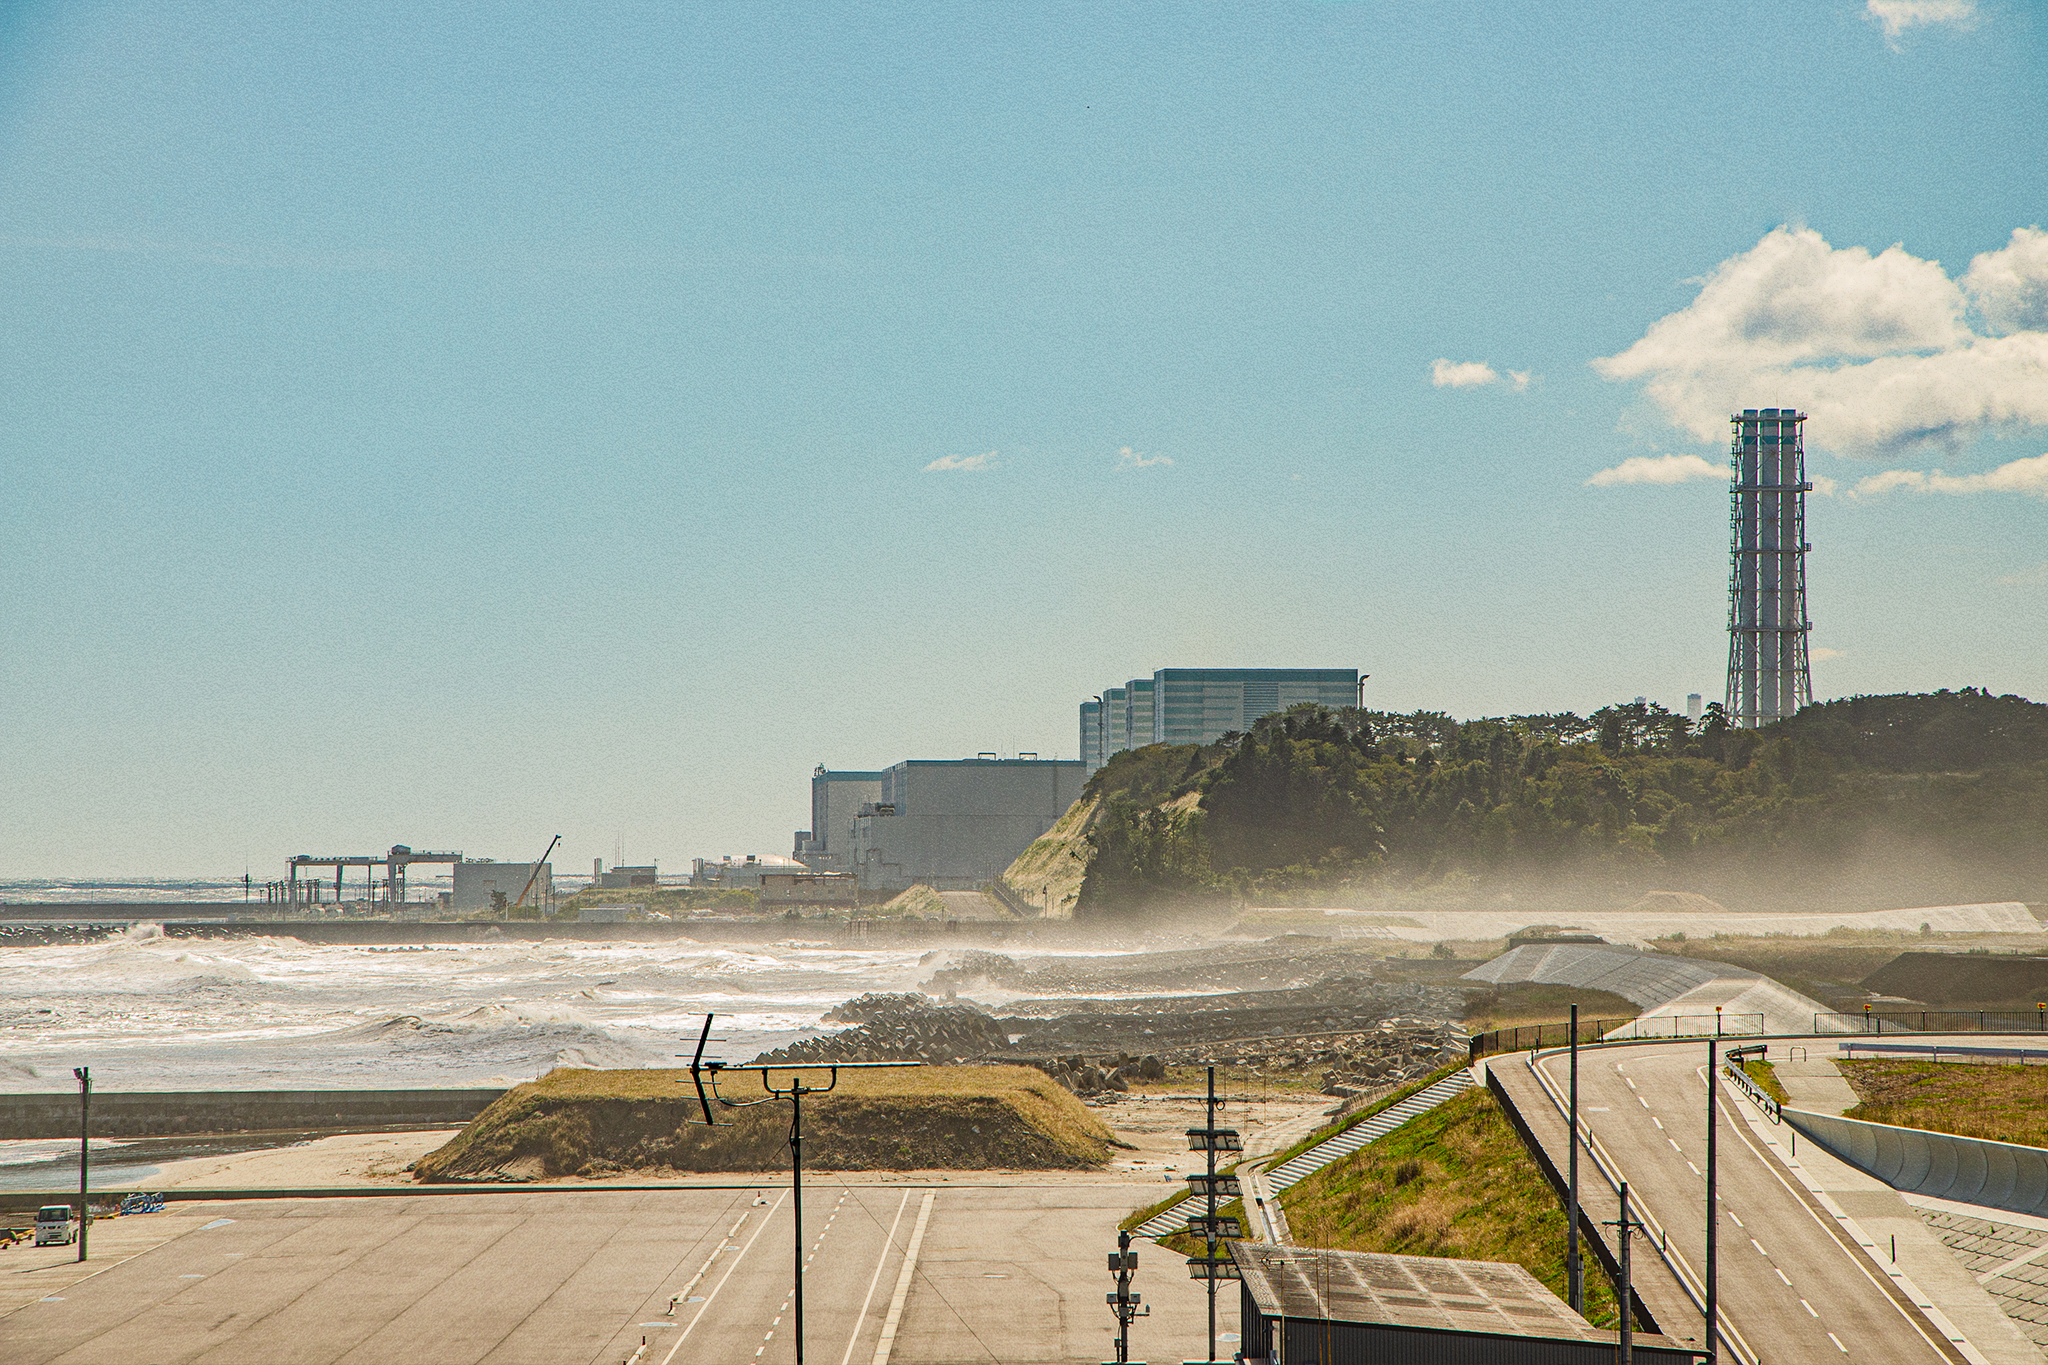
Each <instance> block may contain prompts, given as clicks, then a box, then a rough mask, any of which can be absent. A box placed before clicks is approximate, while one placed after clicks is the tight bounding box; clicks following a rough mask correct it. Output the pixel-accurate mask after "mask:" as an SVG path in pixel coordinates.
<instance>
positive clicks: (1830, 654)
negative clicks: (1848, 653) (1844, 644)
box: [1807, 645, 1842, 664]
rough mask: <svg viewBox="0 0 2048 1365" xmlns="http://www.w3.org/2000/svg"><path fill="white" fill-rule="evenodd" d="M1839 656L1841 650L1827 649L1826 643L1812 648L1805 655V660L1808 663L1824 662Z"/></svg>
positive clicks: (1840, 655)
mask: <svg viewBox="0 0 2048 1365" xmlns="http://www.w3.org/2000/svg"><path fill="white" fill-rule="evenodd" d="M1841 657H1842V651H1841V650H1839V649H1829V648H1828V647H1827V646H1826V645H1820V646H1818V647H1816V648H1815V649H1814V650H1813V652H1812V653H1811V654H1809V655H1808V656H1807V661H1808V662H1809V663H1816V664H1824V663H1826V662H1827V661H1828V660H1829V659H1839V658H1841Z"/></svg>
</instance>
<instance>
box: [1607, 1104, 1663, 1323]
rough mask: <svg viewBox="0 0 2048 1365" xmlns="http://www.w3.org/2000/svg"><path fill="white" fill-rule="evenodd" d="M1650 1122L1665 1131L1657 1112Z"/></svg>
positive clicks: (1651, 1116) (1658, 1129)
mask: <svg viewBox="0 0 2048 1365" xmlns="http://www.w3.org/2000/svg"><path fill="white" fill-rule="evenodd" d="M1650 1122H1652V1123H1654V1124H1656V1125H1657V1131H1658V1132H1660V1133H1661V1132H1663V1131H1664V1120H1662V1119H1660V1118H1658V1117H1657V1116H1656V1115H1655V1114H1652V1115H1650ZM1617 1330H1618V1329H1617Z"/></svg>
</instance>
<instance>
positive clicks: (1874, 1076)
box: [1835, 1061, 2048, 1147]
mask: <svg viewBox="0 0 2048 1365" xmlns="http://www.w3.org/2000/svg"><path fill="white" fill-rule="evenodd" d="M1835 1065H1836V1066H1837V1067H1839V1068H1841V1072H1842V1075H1843V1076H1845V1077H1847V1078H1848V1081H1849V1086H1850V1088H1851V1089H1853V1090H1854V1091H1855V1092H1856V1098H1857V1099H1859V1100H1861V1101H1862V1103H1861V1104H1858V1105H1857V1106H1856V1107H1855V1108H1854V1109H1851V1110H1850V1111H1849V1112H1848V1113H1847V1114H1845V1115H1844V1116H1843V1117H1845V1118H1852V1119H1863V1120H1864V1121H1866V1122H1868V1123H1890V1124H1895V1125H1897V1126H1899V1127H1901V1128H1925V1129H1928V1130H1929V1131H1931V1132H1936V1133H1954V1134H1955V1135H1956V1136H1957V1137H1973V1138H1987V1139H1989V1140H1990V1141H1992V1142H2017V1143H2019V1144H2020V1145H2022V1146H2025V1147H2048V1066H1972V1065H1969V1064H1967V1063H1960V1062H1848V1061H1838V1062H1836V1063H1835Z"/></svg>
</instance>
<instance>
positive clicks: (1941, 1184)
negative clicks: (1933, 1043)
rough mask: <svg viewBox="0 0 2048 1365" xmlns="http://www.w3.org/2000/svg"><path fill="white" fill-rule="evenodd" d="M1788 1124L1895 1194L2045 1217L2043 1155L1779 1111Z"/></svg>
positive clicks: (2047, 1187) (2046, 1157)
mask: <svg viewBox="0 0 2048 1365" xmlns="http://www.w3.org/2000/svg"><path fill="white" fill-rule="evenodd" d="M1780 1113H1781V1114H1782V1115H1783V1116H1784V1120H1785V1122H1787V1123H1789V1124H1791V1125H1792V1126H1793V1127H1794V1128H1796V1129H1798V1130H1799V1131H1800V1132H1801V1133H1804V1134H1805V1135H1806V1136H1807V1138H1808V1139H1810V1140H1811V1141H1813V1142H1817V1143H1819V1144H1820V1145H1821V1146H1822V1147H1824V1148H1826V1149H1827V1150H1828V1151H1830V1152H1832V1153H1834V1154H1835V1155H1836V1156H1838V1157H1840V1158H1841V1159H1842V1160H1844V1161H1846V1162H1848V1163H1849V1164H1850V1165H1851V1166H1854V1167H1856V1169H1858V1170H1860V1171H1866V1172H1868V1173H1869V1174H1871V1175H1874V1176H1876V1177H1877V1178H1878V1179H1879V1180H1882V1181H1883V1182H1884V1183H1885V1184H1887V1185H1890V1186H1891V1187H1892V1188H1893V1189H1895V1190H1907V1191H1910V1192H1912V1193H1914V1194H1924V1195H1928V1196H1930V1197H1932V1198H1935V1199H1954V1200H1958V1201H1960V1202H1962V1203H1965V1204H1982V1205H1984V1206H1985V1207H1987V1208H1994V1209H2006V1210H2009V1211H2011V1212H2013V1213H2031V1214H2037V1215H2048V1151H2043V1150H2042V1149H2041V1148H2039V1147H2022V1146H2019V1145H2018V1144H2016V1143H2011V1142H1989V1141H1986V1140H1985V1139H1983V1138H1967V1137H1957V1136H1955V1135H1954V1134H1952V1133H1930V1132H1928V1131H1926V1130H1925V1129H1921V1128H1895V1127H1893V1126H1892V1125H1891V1124H1888V1123H1865V1122H1863V1121H1862V1120H1861V1119H1845V1118H1837V1117H1836V1116H1834V1115H1833V1114H1815V1113H1811V1112H1809V1111H1807V1110H1804V1109H1784V1110H1781V1111H1780Z"/></svg>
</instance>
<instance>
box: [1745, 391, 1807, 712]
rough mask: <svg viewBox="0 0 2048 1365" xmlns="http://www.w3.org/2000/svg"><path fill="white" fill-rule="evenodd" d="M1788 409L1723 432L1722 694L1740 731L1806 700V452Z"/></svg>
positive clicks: (1758, 411)
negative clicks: (1727, 475) (1727, 472)
mask: <svg viewBox="0 0 2048 1365" xmlns="http://www.w3.org/2000/svg"><path fill="white" fill-rule="evenodd" d="M1805 420H1806V414H1805V413H1803V412H1800V411H1798V410H1796V409H1794V408H1744V409H1743V410H1742V411H1741V412H1738V413H1735V414H1733V415H1732V416H1730V417H1729V419H1728V424H1729V427H1730V428H1731V430H1732V433H1733V435H1732V439H1731V440H1730V442H1729V464H1730V466H1731V470H1732V475H1733V477H1732V478H1731V479H1730V480H1729V489H1728V502H1729V511H1728V528H1729V554H1728V695H1727V700H1726V702H1725V705H1726V707H1727V711H1728V719H1729V721H1730V722H1731V723H1733V724H1735V725H1739V726H1743V727H1746V728H1754V727H1756V726H1759V725H1768V724H1770V723H1771V722H1772V721H1774V720H1779V719H1782V718H1783V717H1786V716H1789V715H1792V714H1793V713H1794V712H1796V711H1797V710H1798V709H1799V708H1800V707H1802V706H1804V705H1806V704H1807V703H1809V702H1811V701H1812V700H1813V673H1812V668H1811V665H1810V664H1809V662H1808V658H1807V637H1808V636H1809V635H1810V634H1811V633H1812V631H1813V622H1811V621H1809V620H1808V619H1807V616H1806V552H1807V551H1808V550H1809V549H1811V548H1812V547H1811V546H1810V545H1808V544H1807V543H1806V494H1807V492H1808V490H1810V489H1811V488H1812V487H1813V485H1812V484H1811V483H1808V482H1807V480H1806V446H1805V443H1804V441H1803V440H1802V439H1801V433H1800V424H1801V423H1802V422H1804V421H1805Z"/></svg>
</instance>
